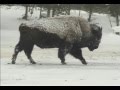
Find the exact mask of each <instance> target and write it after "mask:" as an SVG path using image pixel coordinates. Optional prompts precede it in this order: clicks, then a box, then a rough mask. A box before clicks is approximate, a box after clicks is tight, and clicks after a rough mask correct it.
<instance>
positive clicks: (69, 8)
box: [68, 5, 71, 15]
mask: <svg viewBox="0 0 120 90" xmlns="http://www.w3.org/2000/svg"><path fill="white" fill-rule="evenodd" d="M70 10H71V7H70V5H69V6H68V15H70Z"/></svg>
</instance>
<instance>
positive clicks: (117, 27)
mask: <svg viewBox="0 0 120 90" xmlns="http://www.w3.org/2000/svg"><path fill="white" fill-rule="evenodd" d="M112 29H113V30H114V32H120V26H115V27H112Z"/></svg>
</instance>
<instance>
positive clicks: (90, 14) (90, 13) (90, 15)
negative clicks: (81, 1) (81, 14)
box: [88, 8, 92, 22]
mask: <svg viewBox="0 0 120 90" xmlns="http://www.w3.org/2000/svg"><path fill="white" fill-rule="evenodd" d="M91 17H92V8H90V11H89V18H88V21H89V22H90V21H91Z"/></svg>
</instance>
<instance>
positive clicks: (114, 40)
mask: <svg viewBox="0 0 120 90" xmlns="http://www.w3.org/2000/svg"><path fill="white" fill-rule="evenodd" d="M72 12H73V13H74V14H75V12H74V11H72ZM72 12H71V13H72ZM38 13H39V12H36V14H35V16H34V17H37V16H39V14H38ZM76 13H77V12H76ZM23 14H24V8H23V7H12V9H8V8H7V7H3V6H2V7H1V58H0V64H1V75H0V76H1V85H31V86H32V85H39V86H40V85H49V86H50V85H54V86H55V85H67V86H69V85H71V86H76V85H79V86H81V85H110V86H111V85H120V36H118V35H115V34H113V31H112V30H111V28H110V24H109V20H108V17H107V15H104V14H94V15H93V19H94V18H95V21H94V22H98V23H100V25H101V26H102V27H103V33H104V34H103V38H102V42H101V44H100V47H99V49H97V50H95V51H94V52H90V51H89V50H88V49H87V48H84V49H83V56H84V57H85V58H86V60H87V62H88V65H87V66H85V65H82V64H81V62H80V61H79V60H77V59H75V58H73V57H72V56H70V55H67V57H66V62H67V63H68V64H67V65H61V63H60V60H59V59H58V58H57V49H40V48H38V47H36V46H35V47H34V50H33V53H32V56H33V58H34V60H35V61H36V62H37V64H36V65H32V64H29V61H28V59H27V57H26V56H25V54H24V52H21V53H20V54H19V55H18V58H17V63H16V64H15V65H12V64H9V63H10V62H11V58H12V54H13V51H14V47H15V45H16V44H17V42H18V40H19V31H18V26H19V25H20V23H21V22H24V20H21V19H20V17H22V15H23ZM81 16H87V13H86V12H84V11H81ZM113 21H114V20H113ZM113 23H114V22H113Z"/></svg>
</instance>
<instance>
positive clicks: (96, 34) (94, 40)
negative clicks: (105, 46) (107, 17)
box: [88, 24, 102, 51]
mask: <svg viewBox="0 0 120 90" xmlns="http://www.w3.org/2000/svg"><path fill="white" fill-rule="evenodd" d="M90 27H91V32H92V36H91V38H90V42H89V44H88V48H89V50H90V51H93V50H94V49H97V48H98V47H99V44H100V42H101V37H102V27H99V26H97V25H95V24H91V25H90Z"/></svg>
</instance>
